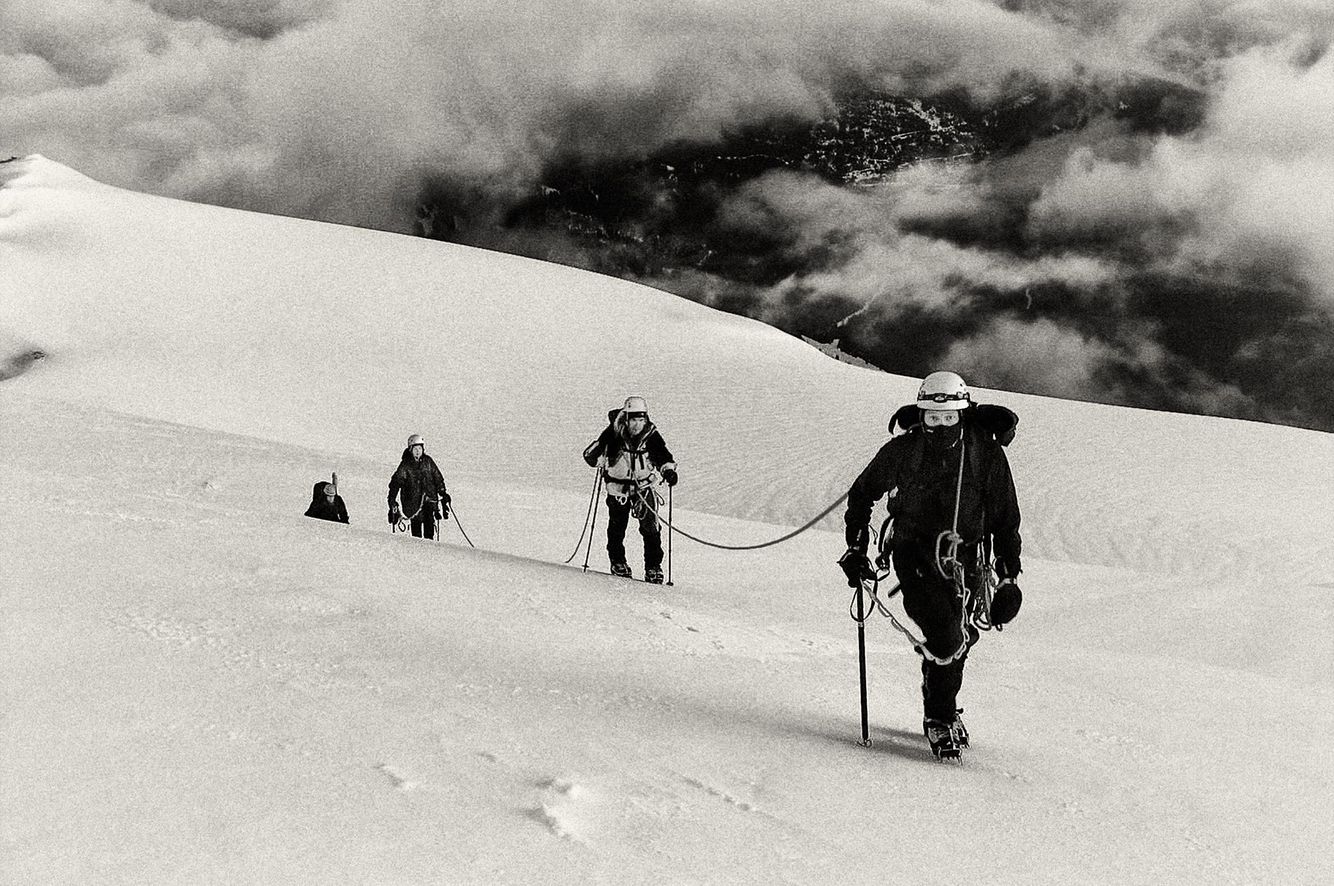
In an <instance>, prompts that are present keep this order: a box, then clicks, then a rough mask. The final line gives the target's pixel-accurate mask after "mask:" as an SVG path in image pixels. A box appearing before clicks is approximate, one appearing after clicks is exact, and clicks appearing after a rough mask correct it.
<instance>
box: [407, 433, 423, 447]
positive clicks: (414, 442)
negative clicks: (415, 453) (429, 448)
mask: <svg viewBox="0 0 1334 886" xmlns="http://www.w3.org/2000/svg"><path fill="white" fill-rule="evenodd" d="M414 446H420V447H421V448H422V449H425V448H426V438H425V437H423V436H422V435H421V434H413V435H412V436H411V437H409V438H408V448H409V449H411V448H412V447H414Z"/></svg>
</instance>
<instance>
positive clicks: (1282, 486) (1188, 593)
mask: <svg viewBox="0 0 1334 886" xmlns="http://www.w3.org/2000/svg"><path fill="white" fill-rule="evenodd" d="M0 178H2V179H3V188H2V189H0V378H3V380H0V690H2V692H3V697H2V698H0V881H2V882H4V883H6V884H89V883H113V884H120V883H124V884H181V883H227V884H232V883H275V884H292V883H302V884H305V883H309V884H332V883H368V884H369V883H376V884H382V883H383V884H391V883H392V884H417V883H581V884H583V883H617V884H619V883H655V884H658V883H718V884H723V883H728V884H730V883H765V884H772V883H800V884H805V883H836V884H848V883H902V882H913V883H1015V884H1028V883H1059V884H1070V883H1097V884H1104V883H1115V884H1122V883H1132V884H1133V883H1144V884H1162V883H1208V884H1219V883H1231V884H1257V883H1287V884H1292V883H1326V882H1330V879H1331V876H1334V857H1332V856H1331V855H1330V853H1329V847H1330V846H1331V845H1332V844H1334V814H1331V803H1332V801H1334V754H1332V753H1331V751H1330V748H1331V732H1334V640H1332V639H1331V630H1332V629H1334V537H1332V536H1331V531H1330V528H1329V527H1330V523H1331V517H1332V516H1334V513H1332V512H1334V504H1332V502H1334V437H1332V436H1331V435H1328V434H1320V433H1314V432H1308V431H1302V430H1295V429H1291V428H1282V427H1274V426H1265V425H1259V424H1251V423H1244V422H1237V421H1229V420H1221V419H1210V418H1200V417H1190V416H1182V415H1173V414H1164V413H1154V412H1146V411H1139V410H1131V409H1118V408H1110V407H1104V406H1095V405H1089V404H1084V403H1076V402H1067V401H1059V400H1051V399H1044V398H1038V397H1030V396H1023V395H1018V394H1011V393H1004V392H999V391H996V392H992V391H979V392H978V399H979V400H982V401H986V402H994V403H1000V404H1003V405H1006V406H1009V407H1011V408H1013V409H1015V410H1016V411H1017V412H1018V413H1019V415H1020V416H1021V423H1020V428H1019V436H1018V439H1017V440H1016V441H1015V442H1014V444H1013V445H1012V446H1011V447H1010V449H1009V455H1010V460H1011V464H1012V465H1013V468H1014V472H1015V475H1016V479H1017V483H1018V488H1019V493H1020V502H1021V505H1022V506H1023V512H1024V539H1025V545H1026V547H1025V561H1024V565H1025V571H1024V574H1023V576H1022V577H1021V585H1022V587H1023V589H1024V594H1025V603H1024V608H1023V611H1022V612H1021V614H1020V616H1019V618H1018V620H1017V621H1016V622H1015V623H1014V624H1013V625H1012V626H1010V627H1009V628H1007V629H1006V630H1005V631H1004V632H1002V633H1000V634H995V633H991V634H987V635H985V636H984V637H983V639H982V642H981V643H980V644H979V645H978V646H977V647H975V649H974V651H973V654H972V656H971V658H970V662H969V666H968V672H967V677H966V681H965V685H964V691H963V694H962V696H961V702H962V703H963V704H964V706H965V708H966V711H967V714H966V718H967V721H968V725H969V728H970V731H971V732H972V737H973V747H972V749H971V750H970V751H968V752H966V756H965V761H964V764H963V765H962V766H952V765H945V764H939V763H936V762H934V761H933V760H932V759H931V757H930V755H929V753H928V751H927V749H926V746H925V742H924V740H923V739H922V737H921V735H920V723H921V700H920V690H919V683H920V674H919V666H918V659H917V658H916V656H915V655H914V653H913V652H912V651H911V649H910V648H909V647H908V645H907V644H906V642H905V641H904V640H903V639H902V638H901V637H900V636H899V635H898V634H897V633H896V632H894V631H893V630H892V628H891V627H890V625H889V623H888V621H887V620H885V619H883V618H880V617H876V618H874V619H873V620H872V621H871V622H870V623H869V624H868V628H867V638H868V660H869V667H870V710H871V731H872V738H873V741H874V745H873V747H871V748H869V749H867V748H862V747H859V746H858V745H857V739H858V738H859V733H860V728H859V707H858V693H857V659H856V629H855V625H854V623H853V622H852V621H851V620H850V618H849V616H848V602H849V597H850V592H849V591H848V589H847V588H846V587H845V586H844V583H843V581H842V579H841V575H840V573H839V572H838V569H837V567H836V566H835V564H834V561H835V560H836V559H837V558H838V556H839V554H840V553H841V552H842V549H843V543H842V533H841V529H842V525H841V519H840V517H841V509H840V510H839V511H836V512H835V515H834V516H832V517H831V518H829V519H828V520H827V521H825V522H824V523H822V524H821V526H820V528H819V529H817V530H813V531H811V532H807V533H805V534H802V535H800V536H798V537H797V538H795V539H794V540H792V541H790V542H786V543H784V544H782V545H779V546H776V547H772V548H768V549H765V550H763V551H758V552H754V553H733V552H726V551H720V550H715V549H712V548H706V547H702V546H700V545H698V544H694V543H692V542H689V541H686V540H684V539H682V538H681V537H680V536H677V537H676V538H675V540H674V542H673V559H672V570H673V576H672V577H673V579H674V582H675V584H674V585H673V586H671V587H665V586H664V587H655V586H649V585H645V584H641V583H638V582H635V583H629V582H624V581H618V580H614V579H611V578H607V577H603V576H599V575H591V574H590V575H584V574H582V572H581V571H580V569H578V568H577V567H578V565H580V564H582V562H583V554H582V553H580V554H579V555H578V556H577V557H576V558H575V560H574V564H575V566H574V567H567V566H563V565H561V564H562V561H564V560H565V559H566V557H568V556H569V555H570V553H571V551H573V550H574V545H575V541H576V539H577V538H578V536H579V532H580V528H581V526H582V524H583V520H584V516H585V513H586V510H587V506H588V501H589V495H590V493H591V491H592V483H593V472H592V471H590V470H589V469H588V468H587V467H586V466H585V465H584V464H583V462H582V460H581V459H580V452H581V451H582V449H583V447H584V446H585V445H586V444H587V443H588V442H589V441H590V440H591V439H592V438H593V437H594V436H595V435H596V434H597V433H598V432H599V431H600V430H601V428H602V427H603V425H604V424H605V421H606V415H607V410H609V409H611V408H612V407H614V406H616V405H618V404H619V403H620V401H621V400H622V399H623V398H624V397H625V396H627V395H628V394H640V395H643V396H644V397H646V398H647V399H648V402H649V406H650V409H651V411H652V414H653V417H654V419H655V421H656V422H657V423H658V425H659V427H660V428H661V429H662V431H663V433H664V435H665V437H666V440H667V442H668V444H669V445H670V446H671V447H672V449H673V452H674V454H675V456H676V458H677V461H678V462H679V464H680V474H681V482H680V485H679V486H678V487H676V490H675V492H674V501H673V508H674V515H675V518H676V521H677V523H678V524H679V525H680V526H681V527H682V528H683V529H685V530H687V531H690V532H692V533H693V534H696V535H700V536H702V537H705V538H708V539H710V540H714V541H719V542H723V543H732V544H747V543H756V542H760V541H764V540H766V539H769V538H774V537H776V536H778V535H781V534H783V533H784V532H787V531H790V529H791V528H793V527H795V526H799V525H801V524H802V523H804V522H805V521H806V520H807V519H808V518H809V517H810V516H813V515H814V514H816V513H818V512H819V511H820V510H822V509H823V508H824V507H826V506H827V505H828V504H829V503H831V502H832V501H834V500H835V499H836V498H838V497H839V496H840V495H842V494H843V493H844V492H845V491H846V490H847V487H848V486H849V485H850V483H851V482H852V480H853V478H854V477H855V476H856V474H857V473H858V471H860V470H861V468H862V467H863V466H864V464H865V463H866V462H867V461H868V460H869V459H870V458H871V456H872V455H873V454H874V453H875V451H876V450H877V448H878V447H879V446H880V445H881V443H882V442H883V440H884V439H885V437H886V430H885V426H886V422H887V420H888V418H889V416H890V414H891V413H892V412H893V410H894V408H895V407H896V406H898V405H899V404H901V403H903V402H906V401H907V400H909V399H910V398H911V397H912V395H913V393H914V391H915V389H916V381H915V380H913V379H907V378H901V377H895V376H891V375H885V374H881V373H876V372H872V371H869V370H866V369H861V368H856V367H851V366H848V365H845V364H841V363H838V362H835V361H834V360H831V359H829V358H827V357H825V356H823V355H821V354H820V353H819V352H817V351H816V350H815V349H813V348H811V347H808V346H807V345H804V344H802V343H801V342H799V341H797V340H795V339H793V338H790V337H788V336H785V335H783V334H781V333H779V332H777V331H774V330H772V329H770V328H767V327H765V326H763V325H760V324H758V323H754V322H750V321H748V320H744V319H740V318H737V317H733V316H729V315H726V314H722V313H719V312H716V311H713V310H710V309H708V308H706V307H703V306H700V305H696V304H691V303H688V302H685V301H682V300H680V299H677V298H675V297H672V296H670V295H666V294H663V293H660V292H656V291H652V290H649V289H645V288H643V287H639V286H635V285H632V284H629V283H625V282H620V281H616V280H611V279H607V278H603V277H599V276H595V275H591V274H587V273H582V272H579V271H575V270H571V269H568V268H563V267H557V266H552V265H547V264H542V263H538V262H533V261H527V260H523V259H519V258H514V257H510V256H506V255H500V254H494V253H489V252H483V251H478V250H470V249H465V248H460V247H456V246H450V245H444V244H441V243H437V242H429V241H425V240H420V239H411V238H406V237H400V236H393V235H387V234H382V233H374V232H370V231H365V230H358V229H351V228H342V227H334V226H329V225H322V224H316V223H311V222H305V221H297V220H292V219H286V218H278V217H268V216H261V215H255V214H248V213H242V212H235V211H229V210H223V209H218V208H211V207H207V206H200V205H192V204H187V203H181V202H175V201H171V200H165V199H160V198H155V197H149V196H144V195H141V194H136V193H130V192H126V191H122V190H117V189H115V188H111V187H107V186H104V185H102V184H98V183H96V182H93V181H91V180H89V179H87V178H85V177H83V176H81V175H79V174H78V173H76V172H74V171H72V170H70V169H67V168H65V167H63V166H61V165H59V164H57V163H54V162H52V161H49V160H46V159H44V158H42V157H39V156H33V157H28V158H23V159H20V160H16V161H12V162H9V163H5V164H0ZM34 352H41V354H42V355H44V356H43V357H42V358H40V359H37V358H34V356H33V354H34ZM414 432H417V433H422V434H424V435H425V436H426V439H427V451H428V452H429V453H431V454H432V455H433V456H434V457H435V459H436V460H437V461H438V462H439V464H440V466H441V468H442V470H443V471H444V473H445V476H446V478H447V480H448V481H449V485H450V491H451V493H452V495H453V498H454V502H455V504H456V506H457V511H458V515H459V516H460V517H461V518H462V520H463V527H464V528H465V529H466V530H467V532H468V534H469V535H470V536H471V538H472V540H473V541H474V542H475V543H476V544H477V546H478V548H477V550H472V549H470V548H469V547H468V546H467V545H466V544H465V543H464V542H463V540H462V536H461V535H460V534H459V532H458V530H457V528H456V525H455V523H454V522H450V523H447V524H445V527H444V533H443V543H440V544H434V543H431V542H426V541H420V540H414V539H411V538H407V537H404V536H402V535H396V534H391V532H390V531H389V526H388V524H387V522H386V519H385V514H386V503H385V494H386V487H387V482H388V478H389V475H390V473H391V472H392V471H393V469H394V467H395V466H396V465H397V463H398V459H399V455H400V453H401V451H402V448H403V445H404V442H405V440H406V438H407V436H408V435H409V434H410V433H414ZM331 471H337V472H338V477H339V483H340V492H341V494H342V495H343V497H344V498H345V499H346V501H347V505H348V509H349V511H350V512H351V517H352V524H351V526H340V525H335V524H330V523H323V522H319V521H314V520H309V519H305V518H303V517H302V516H301V514H302V512H303V511H304V509H305V507H306V505H307V504H308V503H309V496H310V490H311V486H312V484H313V483H314V482H315V481H316V480H319V479H321V478H323V477H327V476H328V475H329V473H330V472H331ZM604 523H605V508H603V507H602V506H601V505H599V511H598V525H597V528H596V530H595V533H596V538H595V540H594V545H593V553H592V560H591V564H592V565H593V566H594V567H596V568H598V569H605V568H606V556H605V553H604V551H603V550H602V546H603V530H602V527H603V525H604ZM628 544H629V549H630V552H631V563H632V565H633V566H634V567H635V570H636V574H637V575H638V574H642V563H640V562H637V561H638V557H639V551H640V547H639V540H638V537H637V535H636V533H635V532H634V531H633V529H632V530H631V532H630V533H629V539H628Z"/></svg>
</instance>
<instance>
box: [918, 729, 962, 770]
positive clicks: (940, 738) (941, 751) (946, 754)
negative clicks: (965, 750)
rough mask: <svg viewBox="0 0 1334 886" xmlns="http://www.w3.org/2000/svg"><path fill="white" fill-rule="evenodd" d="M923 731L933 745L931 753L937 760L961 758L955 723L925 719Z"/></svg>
mask: <svg viewBox="0 0 1334 886" xmlns="http://www.w3.org/2000/svg"><path fill="white" fill-rule="evenodd" d="M922 731H923V732H925V733H926V740H927V742H928V743H929V744H930V745H931V753H932V754H933V755H934V756H935V758H936V759H937V760H942V761H943V760H956V761H958V760H961V759H962V757H963V754H962V753H961V752H960V750H959V742H958V740H957V739H956V738H955V735H954V724H953V723H946V722H945V721H944V720H930V719H928V720H923V721H922Z"/></svg>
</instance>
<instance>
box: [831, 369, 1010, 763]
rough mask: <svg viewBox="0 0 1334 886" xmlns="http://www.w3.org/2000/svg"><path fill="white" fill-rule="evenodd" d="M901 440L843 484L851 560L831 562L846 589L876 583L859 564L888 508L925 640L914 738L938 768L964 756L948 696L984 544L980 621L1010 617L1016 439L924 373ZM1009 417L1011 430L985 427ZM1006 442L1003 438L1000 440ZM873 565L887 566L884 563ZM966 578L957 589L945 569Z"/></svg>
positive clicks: (963, 651)
mask: <svg viewBox="0 0 1334 886" xmlns="http://www.w3.org/2000/svg"><path fill="white" fill-rule="evenodd" d="M916 406H917V408H916V409H911V408H910V407H905V408H904V409H903V410H900V412H899V413H898V414H896V416H895V421H896V422H897V421H898V419H899V416H900V415H902V414H904V413H911V414H912V418H911V420H910V421H909V422H905V425H907V424H911V426H910V427H908V430H907V433H904V434H900V435H898V436H895V437H893V438H892V439H890V441H889V442H888V443H886V444H885V445H884V446H883V447H881V449H880V451H879V452H878V453H876V455H875V458H873V459H871V463H870V464H868V465H867V466H866V468H865V470H863V471H862V472H861V475H860V476H858V477H857V479H856V481H855V482H854V483H853V484H852V489H851V490H850V491H849V493H848V507H847V512H846V513H845V514H844V522H845V524H846V540H847V543H848V549H847V551H846V552H845V553H844V554H843V556H842V558H840V559H839V561H838V563H839V566H840V567H841V568H842V569H843V571H844V573H845V574H846V576H847V578H848V584H849V585H850V586H851V587H854V588H856V587H859V586H860V584H861V582H862V581H864V580H869V579H872V578H874V577H875V572H874V571H873V570H872V569H871V564H870V561H869V560H868V559H867V556H866V546H867V542H868V540H869V526H868V523H869V521H870V518H871V511H872V508H873V507H874V506H875V503H876V502H877V501H879V500H880V498H881V497H882V496H885V495H888V496H889V514H890V516H891V517H892V518H893V521H894V522H893V529H892V532H891V536H892V537H891V540H890V542H889V545H890V549H889V552H888V553H889V556H890V559H891V560H892V561H893V565H894V572H895V574H896V575H897V576H898V579H899V586H900V588H901V589H902V592H903V606H904V609H905V610H906V611H907V613H908V617H909V618H911V619H912V620H913V621H914V622H916V624H917V626H918V627H919V628H920V629H921V632H922V641H923V642H922V647H923V648H919V649H918V650H917V651H918V654H919V655H921V656H922V707H923V713H924V715H925V717H924V719H923V721H922V730H923V732H924V733H925V734H926V737H927V740H928V741H929V742H930V745H931V751H932V753H934V754H935V756H936V757H938V758H943V757H949V758H954V759H957V758H958V757H959V752H960V749H961V748H964V747H967V746H968V732H967V730H966V729H965V728H964V725H963V721H962V719H961V718H960V717H959V714H960V713H961V711H960V709H959V708H958V707H956V701H957V696H958V693H959V689H960V687H962V685H963V668H964V662H965V660H966V659H967V657H968V651H969V649H970V648H971V647H972V645H973V643H975V642H977V639H978V636H979V633H978V630H977V628H976V627H974V625H973V624H972V623H971V622H970V614H969V612H968V611H966V610H965V605H966V601H965V594H966V595H967V597H968V601H967V602H970V603H971V598H972V597H973V595H975V594H977V593H978V591H979V589H980V587H981V585H982V581H983V574H984V573H983V570H985V569H988V568H990V564H988V563H985V562H983V561H984V556H983V552H984V550H985V549H986V545H985V542H986V540H987V539H988V537H989V539H990V542H991V549H992V551H993V552H994V554H995V560H996V564H995V566H996V573H997V575H998V576H999V577H1000V584H999V585H998V586H997V588H996V592H995V596H994V597H993V599H992V601H991V611H990V612H989V613H987V617H988V620H989V622H990V624H992V625H1003V624H1006V623H1007V622H1009V621H1010V620H1011V619H1013V618H1014V617H1015V615H1017V614H1018V612H1019V604H1020V602H1021V600H1022V596H1021V594H1020V592H1019V587H1018V585H1017V584H1015V578H1016V576H1018V575H1019V571H1020V560H1019V553H1020V548H1021V540H1020V537H1019V503H1018V500H1017V498H1016V496H1015V491H1014V479H1013V477H1012V476H1011V474H1010V463H1009V460H1008V459H1007V458H1006V456H1005V451H1004V449H1003V448H1002V446H1003V444H1004V442H1008V440H1009V439H1012V438H1013V421H1017V419H1016V418H1015V417H1014V413H1012V412H1010V411H1009V410H1007V409H1004V408H1003V407H995V406H982V407H977V406H975V405H974V404H973V402H972V395H971V394H970V392H969V390H968V386H967V385H966V384H965V383H964V380H963V379H962V378H961V377H959V376H958V375H956V374H955V373H953V372H933V373H931V374H930V375H928V376H927V377H926V378H925V379H924V380H923V381H922V385H921V388H920V389H919V390H918V393H917V404H916ZM997 413H1000V414H1003V415H1007V416H1009V418H1010V420H1011V423H1010V426H1009V428H1008V429H1000V430H1002V433H1000V435H999V436H998V435H997V430H998V429H997V428H995V427H994V426H993V425H994V422H992V421H990V419H989V417H990V416H993V415H996V414H997ZM1005 431H1008V436H1007V435H1006V433H1005ZM882 556H884V555H883V554H882ZM954 562H957V563H958V564H959V565H960V566H962V569H963V572H962V574H963V578H964V585H965V588H966V591H965V589H964V588H959V587H958V586H957V585H956V582H955V580H954V577H953V566H952V565H951V564H952V563H954Z"/></svg>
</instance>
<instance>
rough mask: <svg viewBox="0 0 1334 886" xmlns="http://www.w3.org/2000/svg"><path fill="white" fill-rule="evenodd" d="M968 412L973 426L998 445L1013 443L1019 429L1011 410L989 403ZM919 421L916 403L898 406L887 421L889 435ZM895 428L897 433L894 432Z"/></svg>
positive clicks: (971, 408) (1016, 419)
mask: <svg viewBox="0 0 1334 886" xmlns="http://www.w3.org/2000/svg"><path fill="white" fill-rule="evenodd" d="M969 412H970V413H971V414H972V423H973V425H974V426H975V427H978V428H980V429H981V430H982V431H984V432H985V433H987V434H989V435H990V436H991V438H992V439H993V440H995V441H996V442H997V443H999V444H1000V445H1002V446H1009V445H1010V443H1011V442H1013V441H1014V434H1015V431H1016V430H1017V429H1018V427H1019V416H1018V415H1017V414H1015V412H1014V411H1013V410H1011V409H1006V408H1005V407H1004V406H995V405H993V404H991V403H978V404H974V405H973V406H971V407H970V408H969ZM921 420H922V413H921V410H920V408H919V407H918V405H917V404H916V403H908V404H907V405H905V406H900V407H899V408H898V409H897V410H896V411H895V412H894V416H893V417H892V418H891V419H890V420H889V433H890V435H891V436H897V435H898V434H899V433H902V432H904V431H907V430H908V429H909V428H911V427H914V426H916V425H917V424H919V423H920V422H921ZM895 428H897V429H898V431H895Z"/></svg>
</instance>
